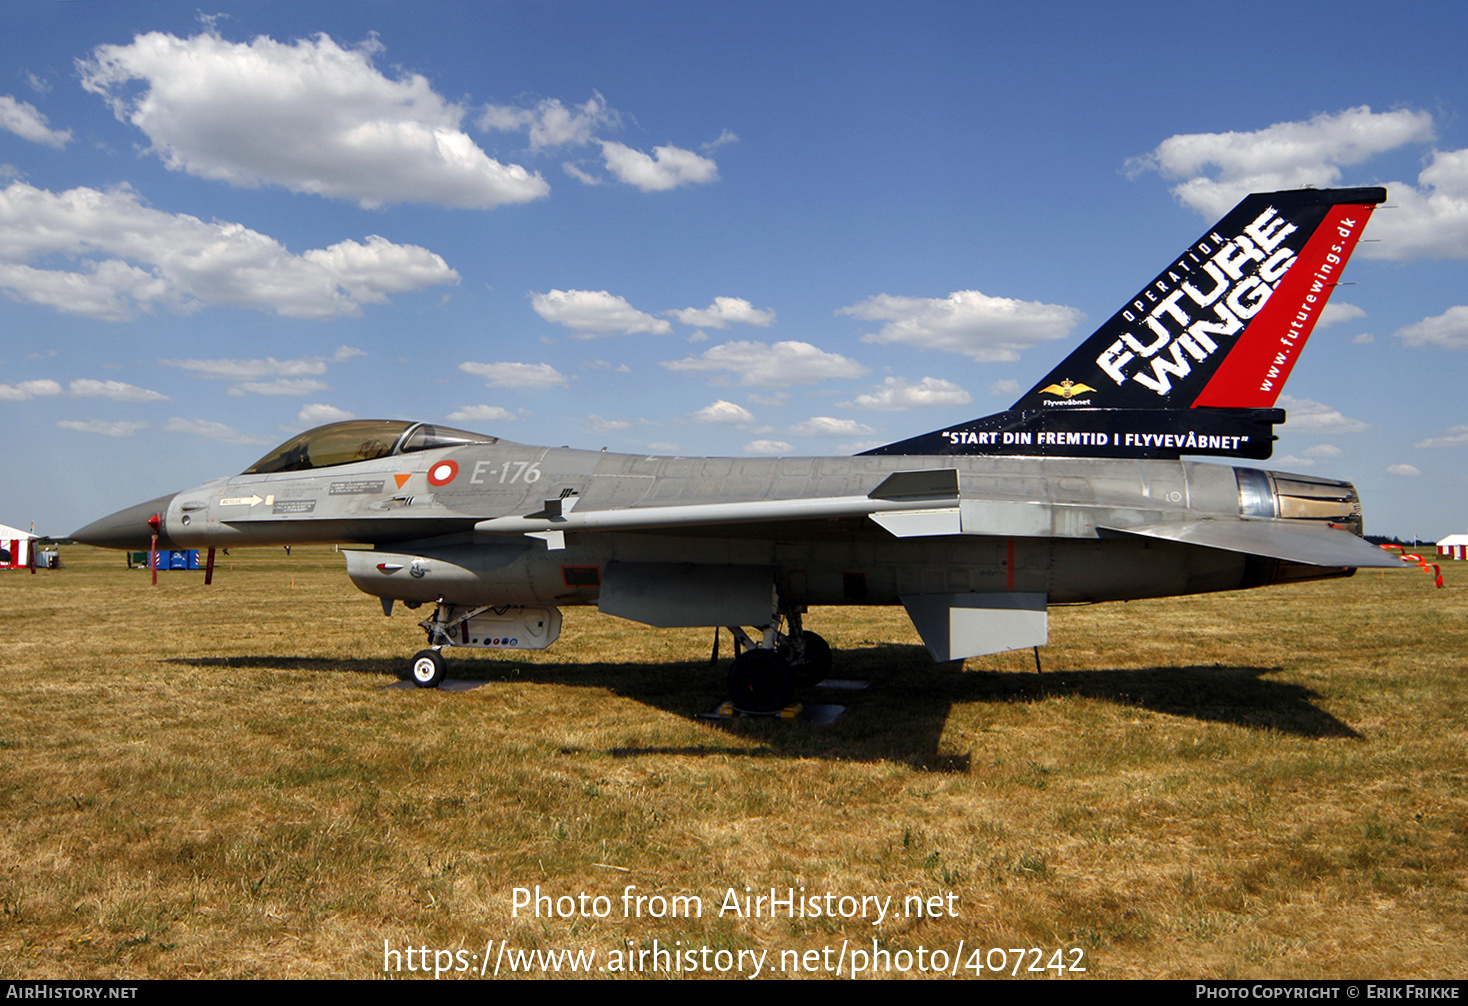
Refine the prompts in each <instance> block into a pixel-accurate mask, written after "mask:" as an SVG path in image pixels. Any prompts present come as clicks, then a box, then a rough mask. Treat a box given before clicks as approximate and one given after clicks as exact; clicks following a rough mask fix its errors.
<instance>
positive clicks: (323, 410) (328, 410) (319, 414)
mask: <svg viewBox="0 0 1468 1006" xmlns="http://www.w3.org/2000/svg"><path fill="white" fill-rule="evenodd" d="M356 418H357V417H356V416H354V415H353V414H352V413H350V412H348V411H347V410H346V409H338V408H337V407H336V406H335V405H325V404H323V403H321V402H316V403H314V404H312V405H306V406H303V407H302V408H301V411H300V412H297V413H296V419H297V420H299V421H300V422H303V423H307V424H309V425H311V426H319V425H321V424H323V423H338V422H341V421H342V420H343V419H356Z"/></svg>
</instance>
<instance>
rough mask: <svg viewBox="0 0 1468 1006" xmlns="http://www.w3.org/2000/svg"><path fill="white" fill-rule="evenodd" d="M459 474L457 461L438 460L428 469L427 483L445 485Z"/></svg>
mask: <svg viewBox="0 0 1468 1006" xmlns="http://www.w3.org/2000/svg"><path fill="white" fill-rule="evenodd" d="M458 474H459V463H458V462H457V461H440V462H438V463H437V464H435V465H434V466H433V467H432V468H430V469H428V484H429V485H431V486H446V485H448V484H449V483H450V482H452V481H453V480H454V479H455V478H457V477H458Z"/></svg>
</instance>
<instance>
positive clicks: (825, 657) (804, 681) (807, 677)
mask: <svg viewBox="0 0 1468 1006" xmlns="http://www.w3.org/2000/svg"><path fill="white" fill-rule="evenodd" d="M800 641H801V643H802V645H803V646H804V648H805V653H804V654H803V655H802V656H801V657H800V659H799V660H796V659H795V657H794V652H795V647H794V646H793V645H792V644H791V643H790V642H786V643H785V645H784V646H782V647H780V650H779V652H780V655H781V656H783V657H784V658H785V660H786V661H787V662H788V663H789V664H790V672H791V674H792V675H793V676H794V678H795V683H796V684H797V685H813V684H815V683H816V682H818V681H824V680H825V679H826V678H829V677H830V676H831V663H832V661H831V644H830V643H828V642H826V641H825V640H824V639H823V638H821V637H820V636H818V635H816V634H815V633H814V632H810V631H808V630H806V631H802V632H801V633H800Z"/></svg>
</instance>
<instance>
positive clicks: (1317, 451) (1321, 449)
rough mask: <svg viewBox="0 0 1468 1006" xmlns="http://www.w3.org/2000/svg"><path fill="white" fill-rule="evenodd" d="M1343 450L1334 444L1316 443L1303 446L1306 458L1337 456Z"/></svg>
mask: <svg viewBox="0 0 1468 1006" xmlns="http://www.w3.org/2000/svg"><path fill="white" fill-rule="evenodd" d="M1342 453H1343V452H1342V451H1341V449H1340V448H1339V447H1337V446H1336V445H1335V444H1316V445H1315V446H1314V447H1307V448H1305V457H1307V458H1338V457H1340V456H1341V454H1342Z"/></svg>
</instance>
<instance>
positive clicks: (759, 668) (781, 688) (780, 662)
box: [729, 650, 794, 713]
mask: <svg viewBox="0 0 1468 1006" xmlns="http://www.w3.org/2000/svg"><path fill="white" fill-rule="evenodd" d="M793 687H794V686H793V685H792V684H791V678H790V665H789V664H787V663H785V659H784V658H783V657H781V656H780V655H779V654H778V653H776V652H775V651H774V650H749V651H747V652H745V653H741V654H740V655H739V656H737V657H735V658H734V663H733V665H732V666H731V667H730V668H729V698H730V699H731V700H732V701H733V703H734V707H735V708H736V709H741V710H743V711H744V712H747V713H772V712H775V711H776V710H778V709H783V708H785V706H786V704H787V703H789V701H790V692H791V690H792V688H793Z"/></svg>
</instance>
